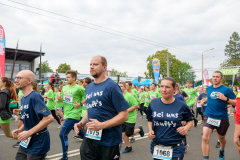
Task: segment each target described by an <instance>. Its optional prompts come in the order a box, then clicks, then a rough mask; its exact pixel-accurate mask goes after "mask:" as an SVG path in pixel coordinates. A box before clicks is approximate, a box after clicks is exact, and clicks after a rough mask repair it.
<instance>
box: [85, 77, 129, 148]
mask: <svg viewBox="0 0 240 160" xmlns="http://www.w3.org/2000/svg"><path fill="white" fill-rule="evenodd" d="M85 92H86V105H87V113H88V121H89V118H91V119H97V120H98V121H100V122H105V121H107V120H109V119H112V118H113V117H115V116H116V115H118V113H119V112H121V111H123V110H125V109H128V108H129V107H130V105H129V104H128V103H127V101H126V100H125V98H124V97H123V94H122V91H121V89H120V87H119V86H118V85H117V83H116V82H114V81H113V80H111V79H110V78H108V79H107V80H106V81H104V82H101V83H98V84H95V83H94V82H92V83H90V84H89V85H88V86H87V87H86V90H85ZM94 142H96V143H97V144H99V145H102V146H115V145H118V144H120V143H121V142H122V130H121V125H118V126H115V127H111V128H107V129H103V131H102V138H101V140H100V141H98V140H94Z"/></svg>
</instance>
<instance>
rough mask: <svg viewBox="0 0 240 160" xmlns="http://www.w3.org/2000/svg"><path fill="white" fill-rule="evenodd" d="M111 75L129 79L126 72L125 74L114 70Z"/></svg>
mask: <svg viewBox="0 0 240 160" xmlns="http://www.w3.org/2000/svg"><path fill="white" fill-rule="evenodd" d="M111 75H112V76H117V75H119V76H120V77H128V75H127V71H125V72H119V71H117V70H115V69H112V71H111Z"/></svg>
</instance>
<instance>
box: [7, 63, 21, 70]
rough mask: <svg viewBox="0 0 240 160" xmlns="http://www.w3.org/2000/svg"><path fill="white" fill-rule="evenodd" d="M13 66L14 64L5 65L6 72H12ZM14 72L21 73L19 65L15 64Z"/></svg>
mask: <svg viewBox="0 0 240 160" xmlns="http://www.w3.org/2000/svg"><path fill="white" fill-rule="evenodd" d="M12 67H13V64H12V63H5V70H6V71H12ZM14 71H19V64H16V63H15V67H14Z"/></svg>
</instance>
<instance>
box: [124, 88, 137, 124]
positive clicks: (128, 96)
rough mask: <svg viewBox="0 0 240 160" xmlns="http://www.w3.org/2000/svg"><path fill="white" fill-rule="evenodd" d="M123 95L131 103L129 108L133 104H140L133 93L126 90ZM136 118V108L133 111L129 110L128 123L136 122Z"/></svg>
mask: <svg viewBox="0 0 240 160" xmlns="http://www.w3.org/2000/svg"><path fill="white" fill-rule="evenodd" d="M123 96H124V98H125V99H126V101H127V102H128V103H129V105H130V107H129V108H131V107H132V106H137V105H138V102H137V101H136V99H135V98H133V96H132V94H130V93H128V92H126V93H125V94H124V95H123ZM129 108H128V109H129ZM136 118H137V115H136V109H134V110H133V111H132V112H128V120H127V121H126V122H127V123H136Z"/></svg>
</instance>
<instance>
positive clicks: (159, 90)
mask: <svg viewBox="0 0 240 160" xmlns="http://www.w3.org/2000/svg"><path fill="white" fill-rule="evenodd" d="M158 92H159V94H160V97H159V98H161V97H162V93H161V89H160V88H158Z"/></svg>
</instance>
